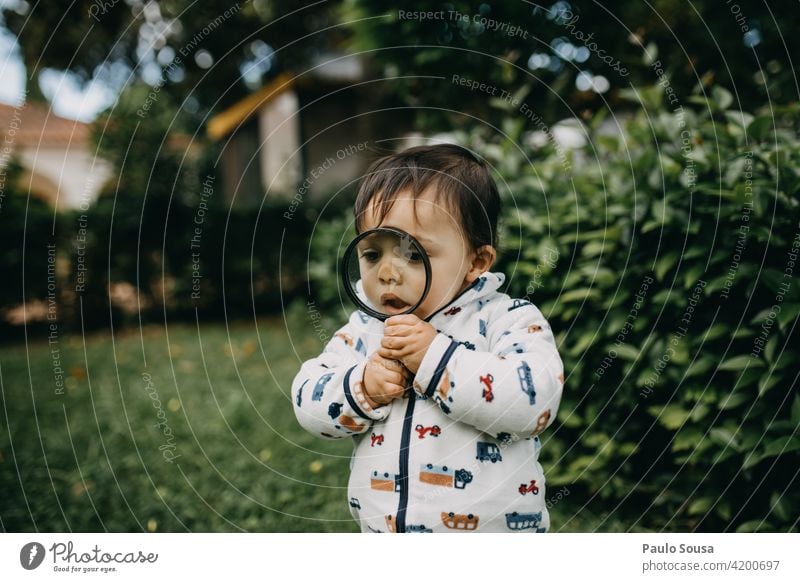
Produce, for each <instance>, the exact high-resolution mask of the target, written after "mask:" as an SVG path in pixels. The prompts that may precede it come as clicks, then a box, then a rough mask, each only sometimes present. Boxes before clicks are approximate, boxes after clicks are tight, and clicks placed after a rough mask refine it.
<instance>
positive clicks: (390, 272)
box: [378, 257, 403, 285]
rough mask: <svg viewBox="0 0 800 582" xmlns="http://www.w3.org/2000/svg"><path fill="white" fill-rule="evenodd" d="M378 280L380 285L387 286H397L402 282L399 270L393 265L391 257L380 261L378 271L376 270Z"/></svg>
mask: <svg viewBox="0 0 800 582" xmlns="http://www.w3.org/2000/svg"><path fill="white" fill-rule="evenodd" d="M378 279H379V280H380V282H381V283H384V284H386V285H388V284H389V283H394V284H395V285H399V284H400V283H402V282H403V279H402V275H401V269H399V268H398V266H397V265H396V264H395V261H394V260H393V258H392V257H389V258H386V259H384V260H383V261H381V266H380V269H379V270H378Z"/></svg>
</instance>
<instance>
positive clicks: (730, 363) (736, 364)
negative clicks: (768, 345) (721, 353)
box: [717, 355, 764, 371]
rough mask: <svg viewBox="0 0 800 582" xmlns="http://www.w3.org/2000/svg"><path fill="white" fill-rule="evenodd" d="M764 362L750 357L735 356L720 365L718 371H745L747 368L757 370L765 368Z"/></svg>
mask: <svg viewBox="0 0 800 582" xmlns="http://www.w3.org/2000/svg"><path fill="white" fill-rule="evenodd" d="M763 365H764V362H763V361H761V360H759V359H757V358H753V357H752V356H750V355H741V356H734V357H732V358H728V359H727V360H725V361H724V362H722V363H721V364H720V365H719V368H717V369H718V370H736V371H738V370H744V369H745V368H748V367H750V368H755V367H759V366H763Z"/></svg>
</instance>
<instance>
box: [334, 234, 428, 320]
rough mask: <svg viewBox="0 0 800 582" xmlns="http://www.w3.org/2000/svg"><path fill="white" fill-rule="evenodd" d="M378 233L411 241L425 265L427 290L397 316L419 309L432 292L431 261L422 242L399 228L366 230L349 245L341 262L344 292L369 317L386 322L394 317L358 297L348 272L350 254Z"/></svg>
mask: <svg viewBox="0 0 800 582" xmlns="http://www.w3.org/2000/svg"><path fill="white" fill-rule="evenodd" d="M376 233H386V234H392V235H395V236H399V237H400V238H407V239H409V240H410V241H411V243H412V244H413V245H414V246H415V247H416V248H417V250H418V251H420V254H421V255H422V263H423V265H425V290H424V291H423V292H422V296H421V297H420V298H419V301H417V302H416V303H415V304H414V305H412V306H411V307H409V308H408V309H406V310H405V311H403V312H402V313H398V314H397V315H405V314H407V313H412V312H413V311H414V310H415V309H416V308H417V307H419V306H420V305H421V304H422V302H423V301H425V297H427V296H428V291H430V289H431V261H430V259H429V258H428V253H427V252H426V251H425V247H423V246H422V245H421V244H420V242H419V241H418V240H417V239H415V238H414V237H413V236H411V235H410V234H408V233H407V232H406V231H404V230H400V229H399V228H393V227H390V226H379V227H378V228H372V229H370V230H365V231H364V232H362V233H361V234H359V235H358V236H356V237H355V238H354V239H353V240H352V241H350V244H349V245H347V249H346V250H345V251H344V255H343V256H342V259H341V261H340V268H341V270H342V283H343V284H344V290H345V292H346V293H347V295H348V296H349V297H350V299H351V300H352V301H353V303H355V304H356V305H358V307H359V308H360V309H361V310H362V311H363V312H365V313H366V314H367V315H371V316H372V317H374V318H376V319H379V320H381V321H386V320H387V319H389V318H390V317H392V316H391V315H389V314H388V313H381V312H380V311H376V310H375V309H372V308H371V307H370V306H368V305H367V304H366V303H364V302H363V301H361V298H360V297H359V296H358V294H357V293H356V290H355V289H354V287H353V285H352V284H351V283H350V278H349V276H348V270H347V263H348V258H349V257H350V254H351V253H352V252H353V251H354V249H355V247H356V245H357V244H358V243H359V241H361V239H363V238H365V237H367V236H369V235H372V234H376Z"/></svg>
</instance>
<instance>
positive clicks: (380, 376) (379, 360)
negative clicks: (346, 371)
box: [364, 352, 410, 408]
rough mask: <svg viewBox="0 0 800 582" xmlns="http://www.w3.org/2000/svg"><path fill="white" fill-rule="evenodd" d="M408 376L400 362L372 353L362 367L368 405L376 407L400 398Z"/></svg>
mask: <svg viewBox="0 0 800 582" xmlns="http://www.w3.org/2000/svg"><path fill="white" fill-rule="evenodd" d="M409 376H410V374H409V373H408V370H406V369H405V368H404V367H403V365H402V364H401V363H400V362H398V361H396V360H392V359H387V358H384V357H382V356H381V355H380V354H379V353H378V352H375V353H373V354H372V356H370V358H369V360H368V361H367V366H366V368H364V393H365V396H366V397H367V402H368V403H369V405H370V406H372V407H373V408H377V407H378V406H381V405H383V404H389V403H390V402H391V401H392V400H394V399H395V398H402V396H403V393H404V392H405V390H406V386H407V385H408V379H409Z"/></svg>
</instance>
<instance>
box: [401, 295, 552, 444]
mask: <svg viewBox="0 0 800 582" xmlns="http://www.w3.org/2000/svg"><path fill="white" fill-rule="evenodd" d="M486 338H487V340H488V344H489V346H490V350H489V351H475V350H471V349H468V347H466V345H465V344H462V343H459V342H457V341H456V340H453V339H451V338H450V337H448V336H447V335H445V334H443V333H441V332H440V333H439V334H438V335H437V336H436V337H435V339H434V341H433V343H432V344H431V345H430V347H429V348H428V351H427V353H426V354H425V357H424V358H423V359H422V362H421V364H420V367H419V370H417V375H416V377H415V382H414V389H415V390H417V392H419V393H420V394H424V395H425V396H427V397H428V398H433V400H434V401H435V402H436V403H437V404H438V405H439V407H440V408H441V409H442V410H443V411H444V412H445V413H446V414H448V415H449V416H450V417H451V418H452V419H453V420H454V421H458V422H464V423H467V424H469V425H472V426H474V427H475V428H477V429H479V430H481V431H483V432H486V433H489V434H492V435H498V434H502V433H510V434H511V435H517V436H518V437H519V438H524V437H526V436H529V435H530V436H535V435H538V434H539V433H541V432H542V431H543V430H544V429H545V428H547V427H548V426H549V425H550V424H552V422H553V421H554V420H555V418H556V414H557V413H558V405H559V403H560V401H561V394H562V391H563V386H564V367H563V364H562V362H561V357H560V356H559V354H558V350H557V349H556V343H555V338H554V337H553V332H552V330H551V329H550V325H549V324H548V323H547V321H546V320H545V318H544V316H543V315H542V313H541V311H539V309H538V308H537V307H536V306H534V305H533V304H531V303H530V302H528V301H524V300H520V299H515V300H511V299H508V300H506V301H503V302H501V303H500V304H498V305H497V307H496V309H495V310H494V312H493V316H492V317H491V318H490V321H489V324H488V325H487V327H486Z"/></svg>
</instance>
